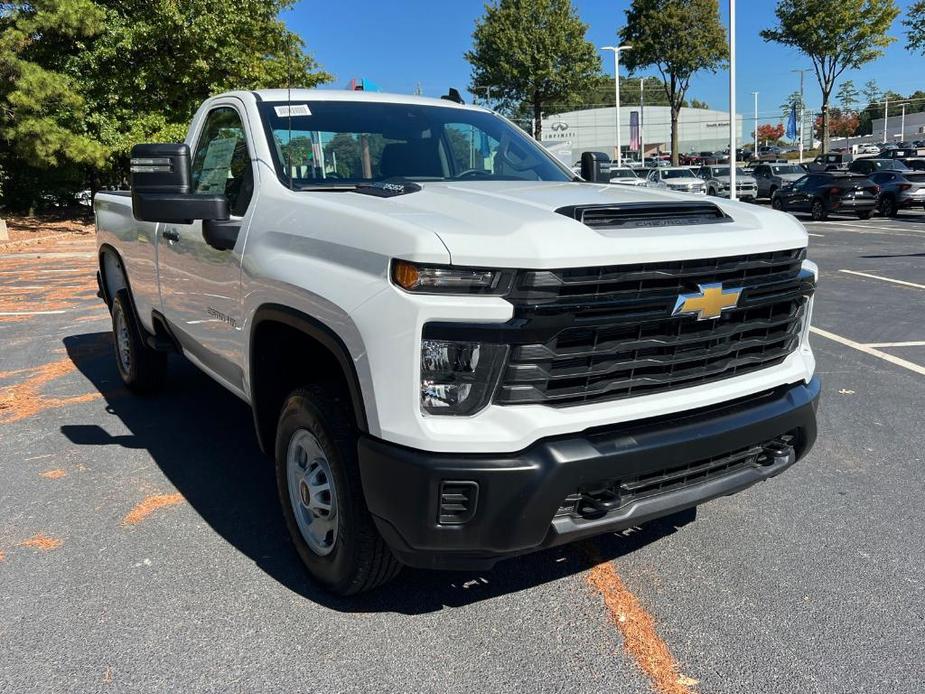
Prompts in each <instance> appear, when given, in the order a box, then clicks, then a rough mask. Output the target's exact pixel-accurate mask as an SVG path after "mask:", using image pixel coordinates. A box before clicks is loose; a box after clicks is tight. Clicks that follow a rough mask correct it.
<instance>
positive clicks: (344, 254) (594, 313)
mask: <svg viewBox="0 0 925 694" xmlns="http://www.w3.org/2000/svg"><path fill="white" fill-rule="evenodd" d="M297 142H300V143H306V144H307V143H315V144H316V145H317V146H316V147H307V146H305V147H303V146H301V145H300V146H299V147H298V148H296V147H294V146H292V145H293V144H294V143H297ZM471 143H477V146H475V145H473V144H471ZM309 153H311V156H308V154H309ZM335 153H336V154H337V156H336V157H335V156H334V154H335ZM132 167H133V183H132V191H131V195H120V194H113V193H101V194H100V195H98V196H97V198H96V200H95V206H96V212H97V225H98V230H97V231H98V244H99V252H100V289H101V294H102V296H103V297H104V298H105V299H106V301H107V302H108V303H109V304H110V306H111V312H112V322H113V333H114V337H115V340H114V344H115V357H116V364H117V367H118V369H119V373H120V375H121V377H122V379H123V381H124V382H125V383H126V385H127V386H128V387H129V388H131V389H133V390H136V391H151V390H154V389H156V388H157V387H158V386H159V385H160V384H161V383H162V382H163V378H164V375H165V352H166V351H168V350H171V349H176V350H177V351H180V352H182V353H183V354H184V355H185V356H187V357H188V358H189V359H190V360H191V361H192V362H193V363H194V364H195V365H197V366H198V367H199V368H200V369H201V370H202V371H204V372H205V373H206V374H208V375H209V376H211V377H212V378H213V379H215V380H216V381H217V382H219V383H220V384H222V385H223V386H225V387H226V388H227V389H228V390H231V391H232V392H233V393H235V394H237V395H238V396H239V397H240V398H241V399H243V400H244V401H245V402H247V403H249V404H250V405H251V407H252V409H253V413H254V419H255V424H256V428H257V432H258V438H259V440H260V443H261V446H262V448H263V449H264V450H265V451H266V452H268V453H271V454H272V455H273V456H274V458H275V462H276V473H277V484H278V491H279V496H280V500H281V502H282V505H283V510H284V515H285V520H286V524H287V528H288V530H289V532H290V534H291V537H292V540H293V542H294V544H295V546H296V549H297V551H298V552H299V555H300V557H301V558H302V560H303V562H304V564H305V565H306V567H307V569H308V570H309V572H310V573H311V574H312V576H313V577H314V578H315V579H316V580H317V581H318V582H320V583H321V584H323V585H325V586H326V587H328V588H329V589H331V590H333V591H335V592H338V593H345V594H349V593H354V592H357V591H360V590H364V589H367V588H370V587H373V586H375V585H378V584H380V583H382V582H383V581H385V580H388V579H389V578H390V577H392V576H393V575H394V574H395V573H396V571H397V570H398V568H399V565H400V564H399V562H401V563H405V564H410V565H413V566H420V567H444V568H458V567H480V568H484V567H490V566H492V565H493V564H494V563H495V562H496V561H498V560H499V559H501V558H505V557H510V556H514V555H517V554H522V553H524V552H528V551H532V550H536V549H540V548H543V547H550V546H554V545H557V544H561V543H564V542H569V541H572V540H575V539H579V538H583V537H587V536H590V535H596V534H600V533H602V532H609V531H612V530H615V529H620V528H626V527H630V526H634V525H637V524H638V523H640V522H643V521H645V520H649V519H652V518H657V517H660V516H664V515H666V514H671V513H674V512H677V511H679V510H683V509H687V508H691V507H693V506H696V505H697V504H699V503H702V502H704V501H707V500H709V499H712V498H714V497H716V496H720V495H725V494H730V493H733V492H736V491H738V490H740V489H744V488H745V487H748V486H750V485H751V484H754V483H755V482H758V481H761V480H764V479H767V478H769V477H772V476H775V475H777V474H779V473H780V472H782V471H784V470H785V469H786V468H788V467H789V466H790V465H793V464H794V463H795V462H796V461H797V460H798V459H799V458H800V457H801V456H803V455H805V453H806V452H807V451H808V450H809V448H810V447H811V446H812V444H813V441H814V439H815V432H816V429H815V407H816V403H817V397H818V392H819V381H818V379H817V378H815V377H814V367H815V362H814V358H813V355H812V351H811V350H810V347H809V344H808V341H807V335H808V330H809V317H810V314H811V302H812V295H813V293H814V289H815V279H816V276H817V271H816V268H815V266H814V265H813V264H812V263H810V262H809V261H807V260H806V232H805V230H804V229H803V228H802V226H801V225H800V224H799V223H798V222H797V221H796V220H794V219H793V218H791V217H788V216H785V215H780V214H778V213H776V212H773V211H769V210H762V209H759V208H756V207H754V206H750V205H744V204H740V203H731V202H726V201H716V202H712V201H706V200H691V198H690V197H689V196H683V195H677V194H675V193H672V192H667V191H650V190H641V189H640V190H634V189H629V188H620V187H618V186H609V185H600V184H590V183H584V182H581V181H576V180H574V177H573V175H572V174H571V173H570V172H569V171H568V170H567V169H566V168H564V167H563V166H562V165H561V164H559V163H558V162H557V161H556V160H555V159H553V158H552V157H551V156H549V155H548V153H547V152H546V151H545V150H543V149H542V148H540V147H539V146H538V145H536V144H535V143H534V142H533V141H532V140H530V139H529V138H527V137H526V136H525V135H524V134H523V133H522V132H521V131H520V130H518V129H517V128H516V127H515V126H513V125H511V124H510V123H509V122H507V121H505V120H504V119H502V118H500V117H499V116H497V115H495V114H492V113H491V112H489V111H487V110H484V109H481V108H477V107H468V106H463V105H460V104H457V103H453V102H451V101H445V100H444V101H441V100H432V99H424V98H418V97H406V96H397V95H386V94H377V93H364V92H337V91H312V90H293V91H292V92H291V95H290V93H288V92H287V91H283V90H278V91H272V90H270V91H263V92H256V93H253V92H234V93H229V94H224V95H221V96H219V97H216V98H213V99H210V100H208V101H207V102H206V103H205V104H203V106H202V107H201V108H200V110H199V111H198V113H197V114H196V116H195V117H194V119H193V122H192V124H191V126H190V130H189V134H188V137H187V142H186V143H185V144H153V145H142V146H138V147H136V148H135V150H134V151H133V160H132ZM670 172H671V170H670V169H669V170H668V172H667V173H670ZM659 173H662V172H659ZM687 175H688V176H689V173H687ZM669 178H670V177H669ZM605 182H606V180H605ZM698 183H700V184H701V186H702V182H698ZM191 464H193V463H192V462H191Z"/></svg>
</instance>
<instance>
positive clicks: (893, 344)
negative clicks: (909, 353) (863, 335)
mask: <svg viewBox="0 0 925 694" xmlns="http://www.w3.org/2000/svg"><path fill="white" fill-rule="evenodd" d="M864 346H865V347H925V340H913V341H912V342H865V343H864Z"/></svg>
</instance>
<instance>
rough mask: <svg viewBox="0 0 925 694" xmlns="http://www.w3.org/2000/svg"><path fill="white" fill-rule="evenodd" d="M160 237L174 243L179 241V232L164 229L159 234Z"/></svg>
mask: <svg viewBox="0 0 925 694" xmlns="http://www.w3.org/2000/svg"><path fill="white" fill-rule="evenodd" d="M161 236H163V237H164V238H165V239H167V240H168V241H173V242H174V243H176V242H177V241H179V240H180V232H179V231H177V230H176V229H164V231H162V232H161Z"/></svg>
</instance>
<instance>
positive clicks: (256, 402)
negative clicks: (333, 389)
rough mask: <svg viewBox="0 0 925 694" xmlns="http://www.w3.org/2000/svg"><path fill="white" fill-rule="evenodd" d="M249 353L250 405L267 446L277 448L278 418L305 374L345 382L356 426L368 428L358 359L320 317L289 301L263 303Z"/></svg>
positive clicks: (310, 379) (263, 445) (262, 443)
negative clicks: (311, 314) (275, 446)
mask: <svg viewBox="0 0 925 694" xmlns="http://www.w3.org/2000/svg"><path fill="white" fill-rule="evenodd" d="M280 340H282V342H280ZM280 344H282V348H281V349H280ZM248 355H249V358H248V380H249V385H250V400H251V408H252V409H253V413H254V424H255V427H256V430H257V440H258V442H259V444H260V447H261V449H262V450H263V451H264V452H272V451H273V447H274V441H275V438H276V425H277V419H278V416H279V411H280V408H281V407H282V404H283V402H284V400H285V398H286V396H287V395H288V394H289V392H291V391H292V390H293V389H294V388H296V387H298V386H301V385H306V383H300V382H298V381H302V380H304V379H306V378H308V382H325V381H328V382H330V381H335V382H336V383H338V384H340V385H342V386H343V388H344V391H345V395H346V397H347V398H348V400H349V402H350V404H351V406H352V409H353V413H354V418H355V421H356V426H357V429H358V430H359V431H361V432H364V433H365V432H368V431H369V425H368V420H367V415H366V406H365V403H364V400H363V391H362V389H361V387H360V380H359V376H358V375H357V370H356V366H355V364H354V360H353V358H352V357H351V355H350V352H349V350H348V348H347V346H346V345H345V344H344V341H343V340H342V339H341V338H340V337H339V336H338V335H337V333H336V332H334V330H332V329H331V328H330V327H328V326H327V325H325V324H324V323H322V322H321V321H319V320H318V319H316V318H313V317H312V316H309V315H307V314H305V313H302V312H301V311H298V310H296V309H293V308H290V307H288V306H283V305H280V304H263V305H262V306H260V307H259V308H258V309H257V310H256V311H255V312H254V317H253V319H252V321H251V330H250V338H249V349H248ZM268 357H272V359H268ZM332 372H333V373H332Z"/></svg>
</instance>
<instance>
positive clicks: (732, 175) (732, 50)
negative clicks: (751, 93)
mask: <svg viewBox="0 0 925 694" xmlns="http://www.w3.org/2000/svg"><path fill="white" fill-rule="evenodd" d="M672 156H674V155H672ZM736 197H737V195H736V0H729V199H730V200H735V199H736Z"/></svg>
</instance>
